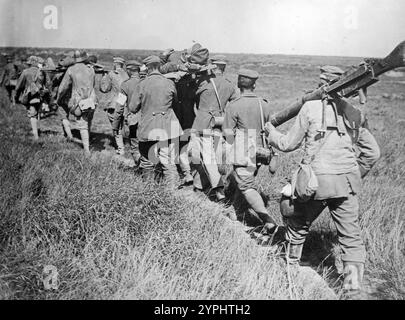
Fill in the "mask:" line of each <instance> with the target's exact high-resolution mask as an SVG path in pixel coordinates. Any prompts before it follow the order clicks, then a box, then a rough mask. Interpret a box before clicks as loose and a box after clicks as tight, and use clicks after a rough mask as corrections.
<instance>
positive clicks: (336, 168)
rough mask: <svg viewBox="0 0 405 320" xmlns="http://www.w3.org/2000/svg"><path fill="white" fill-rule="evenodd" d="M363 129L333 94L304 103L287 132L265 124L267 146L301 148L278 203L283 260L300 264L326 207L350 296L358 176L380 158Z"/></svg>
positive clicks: (358, 273)
mask: <svg viewBox="0 0 405 320" xmlns="http://www.w3.org/2000/svg"><path fill="white" fill-rule="evenodd" d="M341 74H343V71H342V70H341V69H340V68H337V67H334V66H325V67H322V68H321V85H322V84H324V83H326V84H328V83H330V82H331V81H333V80H336V79H337V78H338V77H339V76H340V75H341ZM363 125H364V117H363V115H362V114H361V112H360V111H359V110H358V109H356V108H354V107H353V106H352V105H351V104H350V103H349V102H348V101H346V100H345V99H343V98H341V97H339V96H337V95H335V96H325V97H323V98H322V100H315V101H309V102H306V103H305V104H304V105H303V107H302V109H301V110H300V112H299V114H298V116H297V118H296V120H295V123H294V124H293V126H292V127H291V129H290V130H289V131H288V133H287V134H282V133H280V132H279V131H278V130H277V129H275V128H274V126H273V125H272V124H271V123H270V122H268V123H267V124H266V132H267V133H268V142H269V143H270V144H271V145H272V146H274V147H276V148H278V149H279V150H281V151H284V152H290V151H293V150H296V149H297V148H299V147H300V146H301V145H304V150H303V151H304V155H303V158H302V161H301V163H300V166H299V169H298V170H297V171H296V173H295V175H294V176H293V179H292V183H291V185H290V186H289V187H290V188H284V190H283V195H284V196H283V197H284V199H283V198H282V199H283V200H282V202H281V209H282V215H283V218H284V221H285V224H286V241H287V253H286V256H287V261H288V262H290V263H298V262H299V261H300V259H301V255H302V248H303V244H304V241H305V238H306V236H307V234H308V231H309V228H310V226H311V224H312V223H313V221H314V220H315V219H316V218H317V217H318V216H319V215H320V214H321V212H322V211H323V210H324V209H325V208H326V207H328V209H329V211H330V214H331V216H332V219H333V221H334V222H335V225H336V228H337V233H338V241H339V244H340V247H341V249H342V253H343V255H342V261H343V264H344V283H343V288H344V290H345V291H346V292H347V293H349V294H350V293H357V292H359V291H360V290H361V282H362V278H363V272H364V263H365V260H366V251H365V247H364V244H363V241H362V238H361V230H360V225H359V200H358V196H359V193H360V191H361V177H362V176H364V175H365V174H366V173H367V172H368V171H369V169H370V168H371V167H372V166H373V165H374V163H375V162H376V161H377V159H378V158H379V157H380V151H379V148H378V145H377V143H376V141H375V139H374V138H373V136H372V135H371V133H370V132H369V131H368V130H367V129H366V128H364V127H363ZM356 146H357V147H359V149H360V151H361V152H360V155H359V157H357V156H356ZM288 189H290V190H288ZM286 197H291V198H290V199H287V198H286ZM288 205H291V207H290V208H288Z"/></svg>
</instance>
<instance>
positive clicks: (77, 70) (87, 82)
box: [67, 63, 95, 89]
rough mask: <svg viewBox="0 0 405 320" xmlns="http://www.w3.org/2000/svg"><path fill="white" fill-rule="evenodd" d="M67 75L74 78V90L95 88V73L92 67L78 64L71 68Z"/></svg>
mask: <svg viewBox="0 0 405 320" xmlns="http://www.w3.org/2000/svg"><path fill="white" fill-rule="evenodd" d="M67 73H69V75H70V76H71V78H72V83H73V88H77V89H79V88H89V89H90V88H93V87H94V80H95V72H94V70H93V68H92V67H91V66H88V65H86V64H84V63H76V64H74V65H73V66H70V67H69V68H68V70H67Z"/></svg>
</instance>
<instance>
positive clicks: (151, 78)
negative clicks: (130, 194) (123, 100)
mask: <svg viewBox="0 0 405 320" xmlns="http://www.w3.org/2000/svg"><path fill="white" fill-rule="evenodd" d="M143 63H144V64H145V65H146V67H147V68H148V76H147V77H146V78H145V79H144V80H143V81H141V82H140V83H139V84H138V85H137V87H136V89H135V91H134V93H133V95H132V98H131V101H130V104H129V110H130V111H131V112H132V113H135V114H136V113H137V112H140V121H139V126H138V132H137V134H138V139H139V152H140V154H141V159H140V163H139V170H140V172H142V173H146V174H149V173H151V172H153V171H155V178H157V177H158V176H159V174H160V173H162V174H163V177H164V178H165V179H166V180H167V182H168V183H169V185H170V186H171V187H173V186H174V183H175V179H176V176H177V170H176V166H175V150H174V143H173V140H176V139H178V138H179V137H180V136H181V135H182V134H183V131H182V129H181V126H180V123H179V121H178V119H177V117H176V115H175V114H174V111H173V109H172V106H173V103H174V102H175V101H176V99H177V92H176V88H175V86H174V83H173V82H172V81H171V80H169V79H166V78H165V77H164V76H163V75H162V74H161V73H160V72H159V66H160V58H159V57H157V56H149V57H147V58H146V59H145V60H144V61H143ZM159 167H160V168H161V171H160V170H159V169H158V168H159Z"/></svg>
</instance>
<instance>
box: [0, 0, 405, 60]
mask: <svg viewBox="0 0 405 320" xmlns="http://www.w3.org/2000/svg"><path fill="white" fill-rule="evenodd" d="M48 5H53V6H54V7H53V8H56V10H57V12H56V15H55V11H52V10H54V9H52V7H51V9H52V10H51V11H47V9H46V6H48ZM48 10H49V8H48ZM55 16H57V21H56V19H55ZM52 18H53V20H52ZM55 27H56V29H52V28H55ZM49 28H51V29H49ZM193 40H195V41H197V42H200V43H201V44H202V45H204V46H206V47H208V48H209V49H210V51H213V52H229V53H237V52H244V53H269V54H273V53H284V54H316V55H338V56H342V55H343V56H360V57H363V56H364V57H382V56H385V55H386V54H387V53H389V52H390V51H391V49H393V47H394V46H395V45H396V44H398V43H399V42H400V41H402V40H405V1H404V0H0V46H41V47H74V48H80V47H83V48H117V49H120V48H122V49H165V48H168V47H173V48H175V49H184V48H187V47H189V46H190V45H191V44H192V41H193Z"/></svg>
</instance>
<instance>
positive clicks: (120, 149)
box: [114, 132, 125, 155]
mask: <svg viewBox="0 0 405 320" xmlns="http://www.w3.org/2000/svg"><path fill="white" fill-rule="evenodd" d="M114 139H115V143H116V144H117V153H118V154H119V155H124V153H125V151H124V137H123V135H122V132H119V133H118V134H114Z"/></svg>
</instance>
